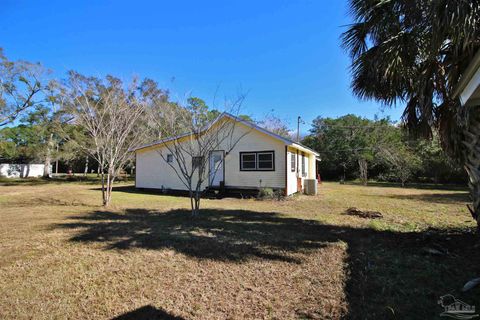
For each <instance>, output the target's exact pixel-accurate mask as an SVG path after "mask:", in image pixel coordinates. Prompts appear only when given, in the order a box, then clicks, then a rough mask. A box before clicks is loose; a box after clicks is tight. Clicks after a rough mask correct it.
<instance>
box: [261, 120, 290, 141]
mask: <svg viewBox="0 0 480 320" xmlns="http://www.w3.org/2000/svg"><path fill="white" fill-rule="evenodd" d="M259 125H261V126H262V128H265V129H267V130H268V131H270V132H273V133H275V134H278V135H279V136H282V137H285V138H287V139H292V140H293V135H292V131H291V130H290V129H289V128H288V124H287V123H286V121H284V120H282V119H280V118H278V117H276V116H275V115H273V114H268V115H266V116H265V118H264V119H263V120H262V121H260V122H259Z"/></svg>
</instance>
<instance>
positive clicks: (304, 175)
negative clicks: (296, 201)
mask: <svg viewBox="0 0 480 320" xmlns="http://www.w3.org/2000/svg"><path fill="white" fill-rule="evenodd" d="M306 169H307V168H306V167H305V154H304V153H302V177H306V176H307V170H306Z"/></svg>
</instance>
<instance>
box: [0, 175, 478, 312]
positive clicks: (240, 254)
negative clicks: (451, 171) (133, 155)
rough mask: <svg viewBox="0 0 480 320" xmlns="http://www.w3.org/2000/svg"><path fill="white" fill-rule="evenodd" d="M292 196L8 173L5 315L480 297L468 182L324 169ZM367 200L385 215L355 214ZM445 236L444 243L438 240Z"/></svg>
mask: <svg viewBox="0 0 480 320" xmlns="http://www.w3.org/2000/svg"><path fill="white" fill-rule="evenodd" d="M319 191H320V194H319V195H318V196H315V197H308V196H294V197H292V198H290V199H288V200H285V201H257V200H254V199H222V200H203V201H202V207H203V210H202V212H201V214H200V216H199V217H197V218H195V219H192V218H190V216H189V213H188V206H189V201H188V199H186V198H182V197H171V196H163V195H157V194H149V193H147V192H139V191H136V190H135V189H133V188H132V187H131V185H129V184H119V185H118V187H117V188H116V190H115V191H114V199H113V204H112V206H111V207H110V208H108V209H104V208H102V207H101V206H99V204H100V191H99V190H98V185H96V184H92V183H88V184H87V183H82V182H80V183H78V182H47V183H43V182H41V181H28V182H21V181H20V182H13V183H9V184H8V185H5V184H3V185H0V208H1V209H0V219H1V220H0V221H1V223H0V253H1V255H0V319H65V318H70V319H112V318H115V317H120V319H242V318H251V319H290V318H303V319H305V318H306V319H309V318H313V319H316V318H318V319H340V318H358V319H390V318H391V319H432V318H436V317H437V316H438V314H439V313H440V312H441V311H442V310H441V307H440V306H438V305H437V300H438V298H439V297H440V296H441V295H444V294H447V293H451V294H454V295H455V296H456V297H457V298H460V299H462V300H464V301H465V302H468V303H471V304H475V303H476V304H477V306H480V299H479V297H480V289H478V288H476V289H473V290H472V291H470V292H468V293H460V289H461V287H462V286H463V284H464V283H465V282H466V281H468V280H469V279H471V278H473V277H475V276H479V275H480V263H479V262H480V261H479V258H478V256H479V255H478V248H479V247H478V246H477V247H476V246H475V245H476V243H477V242H476V241H475V235H474V234H472V228H473V227H474V225H475V224H474V222H473V221H472V219H471V217H470V215H469V214H468V212H467V209H466V207H465V203H466V202H467V201H468V194H467V192H466V191H465V190H448V189H435V188H422V189H418V188H398V187H392V186H388V185H377V186H368V187H364V186H359V185H340V184H338V183H324V184H323V185H321V186H320V188H319ZM352 206H355V207H357V208H359V209H362V210H375V211H380V212H381V213H382V214H383V216H384V218H383V219H379V220H368V219H362V218H359V217H353V216H346V215H344V214H343V212H344V211H345V210H346V209H347V208H348V207H352ZM431 249H435V250H437V251H439V252H440V254H437V255H435V254H433V255H432V254H431V253H429V251H430V252H431V251H432V250H431Z"/></svg>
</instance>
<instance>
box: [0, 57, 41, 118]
mask: <svg viewBox="0 0 480 320" xmlns="http://www.w3.org/2000/svg"><path fill="white" fill-rule="evenodd" d="M46 73H47V71H46V70H45V69H44V68H43V67H42V66H41V65H40V64H36V63H30V62H27V61H15V62H13V61H9V60H8V59H7V57H6V56H5V55H4V54H3V50H2V48H0V127H2V126H5V125H7V124H9V123H11V122H13V121H14V120H15V119H16V118H17V117H18V116H19V115H20V114H21V113H22V112H23V111H25V110H27V109H28V108H30V107H32V106H34V105H36V104H38V103H39V101H37V100H36V98H37V97H38V96H39V95H40V93H41V91H42V89H43V83H42V77H43V76H44V75H45V74H46Z"/></svg>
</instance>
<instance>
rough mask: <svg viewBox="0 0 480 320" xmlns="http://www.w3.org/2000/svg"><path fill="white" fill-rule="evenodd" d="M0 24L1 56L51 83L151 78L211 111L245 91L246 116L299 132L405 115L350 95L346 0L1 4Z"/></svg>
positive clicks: (9, 0) (10, 0) (11, 0)
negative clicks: (340, 121)
mask: <svg viewBox="0 0 480 320" xmlns="http://www.w3.org/2000/svg"><path fill="white" fill-rule="evenodd" d="M0 20H1V21H2V22H1V23H0V46H1V47H3V48H4V50H5V53H6V55H7V56H8V57H9V58H10V59H24V60H30V61H39V62H41V63H43V64H44V65H45V66H47V67H48V68H51V69H52V70H53V71H54V72H55V76H56V77H63V76H64V75H65V71H67V70H70V69H74V70H77V71H79V72H81V73H84V74H87V75H96V76H102V75H105V74H113V75H116V76H118V77H121V78H124V79H128V78H130V77H132V76H133V75H138V76H140V77H150V78H152V79H154V80H156V81H157V82H158V83H159V84H160V86H162V87H164V88H168V89H170V91H171V92H172V97H173V98H176V99H180V100H183V99H184V97H185V96H186V95H193V96H198V97H201V98H203V99H204V100H206V101H207V102H208V103H209V104H210V105H211V104H212V101H213V98H214V97H215V95H216V96H217V101H219V100H222V99H221V98H223V97H225V96H226V97H230V98H231V97H235V96H236V95H237V93H238V92H243V93H245V92H246V93H248V95H247V99H246V101H245V103H244V105H243V109H242V113H245V114H249V115H252V116H254V117H255V118H257V119H261V118H262V117H264V116H265V115H266V114H274V115H275V116H277V117H279V118H280V119H283V120H285V121H286V122H287V123H289V125H290V126H291V127H292V128H293V127H295V126H296V118H297V116H299V115H300V116H302V118H303V119H305V122H306V124H305V125H303V127H302V131H306V130H308V127H309V123H310V122H311V120H312V119H314V118H315V117H316V116H319V115H321V116H330V117H337V116H340V115H343V114H346V113H354V114H358V115H361V116H365V117H368V118H373V117H374V115H375V114H377V115H379V116H386V115H390V116H391V117H392V119H394V120H397V119H399V117H400V115H401V109H399V108H397V109H386V110H383V111H382V108H381V106H380V105H379V104H378V103H375V102H372V101H366V102H365V101H359V100H358V99H357V98H355V97H354V96H353V95H352V93H351V91H350V88H349V84H350V75H349V72H348V65H349V58H348V56H347V54H346V53H345V52H344V51H343V50H342V49H341V48H340V40H339V37H340V34H341V32H342V31H343V30H345V27H344V26H345V25H346V24H348V23H349V17H348V15H347V2H346V0H345V1H340V0H339V1H319V0H317V1H306V0H305V1H302V0H298V1H281V0H276V1H235V2H234V1H226V0H224V1H208V0H204V1H193V0H191V1H180V0H179V1H144V0H137V1H124V0H122V1H113V0H111V1H107V0H103V1H100V0H99V1H52V0H49V1H33V0H32V1H26V0H2V6H1V7H0ZM218 106H221V103H219V102H218ZM272 110H273V111H272Z"/></svg>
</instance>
